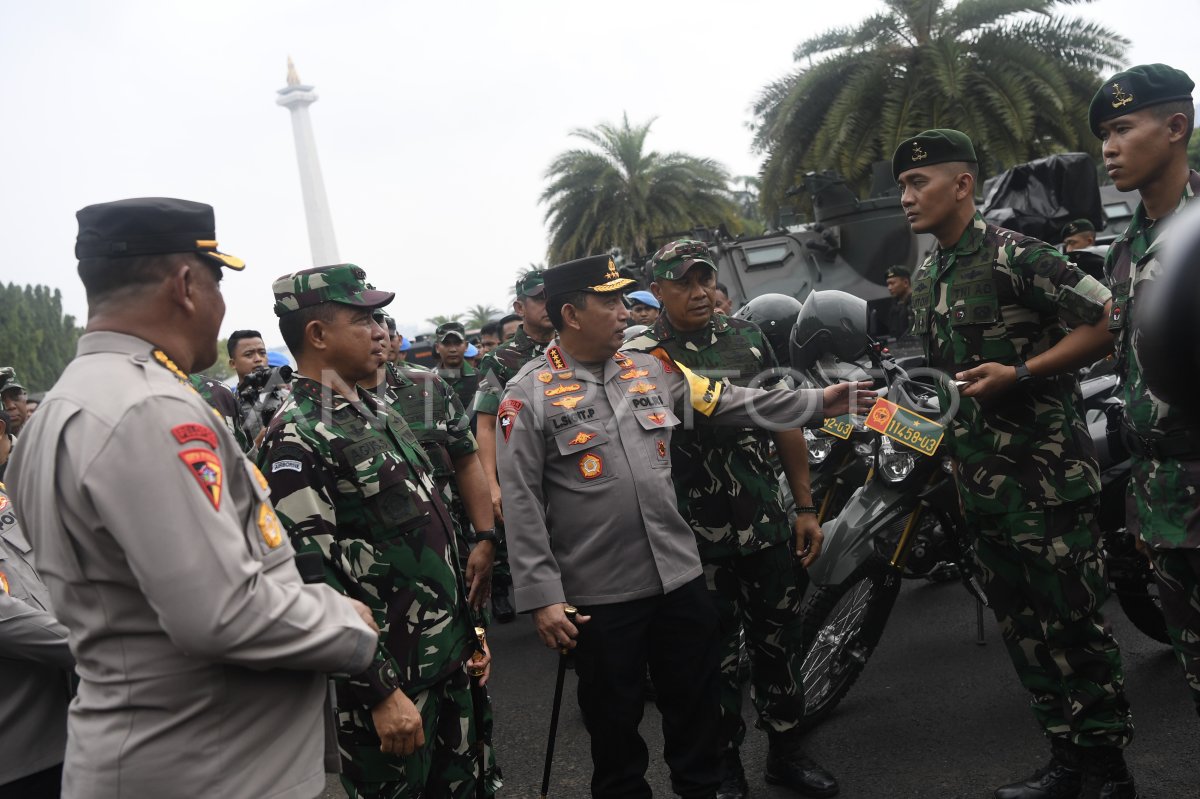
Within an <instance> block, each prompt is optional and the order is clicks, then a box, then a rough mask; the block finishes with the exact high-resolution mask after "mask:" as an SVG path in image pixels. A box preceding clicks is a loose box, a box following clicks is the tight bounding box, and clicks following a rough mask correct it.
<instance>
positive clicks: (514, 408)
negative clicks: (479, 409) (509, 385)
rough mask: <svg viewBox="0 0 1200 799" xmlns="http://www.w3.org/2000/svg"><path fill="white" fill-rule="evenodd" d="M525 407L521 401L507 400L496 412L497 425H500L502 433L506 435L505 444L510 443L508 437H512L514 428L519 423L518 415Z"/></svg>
mask: <svg viewBox="0 0 1200 799" xmlns="http://www.w3.org/2000/svg"><path fill="white" fill-rule="evenodd" d="M524 407H525V403H523V402H521V401H520V400H515V399H506V400H504V402H501V403H500V407H499V408H498V409H497V410H496V424H498V425H500V432H501V433H503V434H504V443H505V444H507V443H508V437H509V436H511V435H512V431H513V427H514V426H515V425H516V423H517V414H519V413H520V412H521V409H522V408H524Z"/></svg>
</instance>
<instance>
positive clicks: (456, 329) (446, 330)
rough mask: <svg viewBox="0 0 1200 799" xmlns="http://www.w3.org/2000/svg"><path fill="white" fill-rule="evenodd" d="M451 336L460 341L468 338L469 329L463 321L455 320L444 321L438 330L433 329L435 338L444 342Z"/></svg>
mask: <svg viewBox="0 0 1200 799" xmlns="http://www.w3.org/2000/svg"><path fill="white" fill-rule="evenodd" d="M451 337H452V338H457V339H458V340H459V341H466V340H467V329H466V327H464V326H463V323H462V322H459V321H454V320H452V321H449V322H442V323H441V324H440V325H438V326H437V330H435V331H433V338H434V340H435V341H438V342H441V343H443V344H444V343H446V339H447V338H451Z"/></svg>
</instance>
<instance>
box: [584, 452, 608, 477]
mask: <svg viewBox="0 0 1200 799" xmlns="http://www.w3.org/2000/svg"><path fill="white" fill-rule="evenodd" d="M579 473H580V474H581V475H583V479H584V480H595V479H596V478H597V477H599V476H600V475H602V474H604V461H603V460H602V459H601V458H600V456H599V455H597V454H596V453H594V452H589V453H588V454H586V455H584V456H583V457H582V458H580V459H579Z"/></svg>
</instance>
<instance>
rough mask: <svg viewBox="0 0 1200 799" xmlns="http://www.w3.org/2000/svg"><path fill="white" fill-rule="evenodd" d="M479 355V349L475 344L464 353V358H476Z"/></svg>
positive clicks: (468, 346)
mask: <svg viewBox="0 0 1200 799" xmlns="http://www.w3.org/2000/svg"><path fill="white" fill-rule="evenodd" d="M478 354H479V348H478V347H476V346H475V345H474V344H468V345H467V351H466V352H464V353H463V357H464V358H474V357H475V356H476V355H478Z"/></svg>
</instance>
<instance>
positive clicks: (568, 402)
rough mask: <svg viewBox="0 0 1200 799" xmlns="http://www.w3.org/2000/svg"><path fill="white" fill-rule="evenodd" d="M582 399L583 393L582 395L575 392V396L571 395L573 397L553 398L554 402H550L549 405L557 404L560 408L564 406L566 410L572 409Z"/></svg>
mask: <svg viewBox="0 0 1200 799" xmlns="http://www.w3.org/2000/svg"><path fill="white" fill-rule="evenodd" d="M582 399H583V395H582V394H576V395H575V396H573V397H563V398H562V399H560V400H555V401H554V402H552V403H550V404H551V405H557V406H559V407H562V408H566V409H567V410H572V409H573V408H574V407H575V406H576V405H578V404H579V402H580V401H581V400H582Z"/></svg>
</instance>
